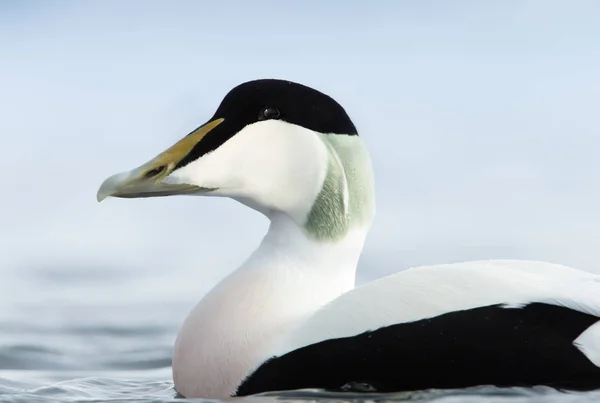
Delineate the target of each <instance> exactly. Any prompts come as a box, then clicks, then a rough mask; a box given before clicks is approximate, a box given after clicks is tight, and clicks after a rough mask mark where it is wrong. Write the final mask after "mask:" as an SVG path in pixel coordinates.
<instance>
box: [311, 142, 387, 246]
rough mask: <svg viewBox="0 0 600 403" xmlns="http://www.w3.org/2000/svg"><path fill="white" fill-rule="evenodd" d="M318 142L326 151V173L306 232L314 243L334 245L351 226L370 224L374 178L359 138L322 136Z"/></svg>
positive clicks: (372, 208)
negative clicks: (321, 142) (323, 145)
mask: <svg viewBox="0 0 600 403" xmlns="http://www.w3.org/2000/svg"><path fill="white" fill-rule="evenodd" d="M321 139H322V141H323V142H324V143H325V145H326V147H327V150H328V157H329V161H328V166H327V173H326V175H325V180H324V182H323V187H322V189H321V191H320V192H319V194H318V195H317V198H316V199H315V202H314V203H313V206H312V208H311V210H310V212H309V213H308V217H307V220H306V224H305V229H306V230H307V232H308V233H309V234H310V235H311V236H313V237H314V238H315V239H317V240H320V241H336V240H339V239H341V238H343V237H344V236H345V235H346V234H347V233H348V230H349V229H350V228H351V227H352V226H361V225H368V224H369V223H370V221H371V220H372V218H373V215H374V212H375V211H374V204H375V200H374V189H373V174H372V168H371V162H370V158H369V154H368V152H367V151H366V149H365V148H364V145H363V144H362V140H361V139H360V138H358V137H348V136H335V135H322V136H321ZM345 187H347V191H348V199H347V200H346V201H344V190H345ZM345 202H347V203H348V206H345V205H344V203H345Z"/></svg>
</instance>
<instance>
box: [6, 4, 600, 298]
mask: <svg viewBox="0 0 600 403" xmlns="http://www.w3.org/2000/svg"><path fill="white" fill-rule="evenodd" d="M598 20H600V2H597V1H594V0H589V1H586V0H579V1H576V2H565V1H553V0H539V1H527V0H523V1H513V0H503V1H494V2H491V1H487V2H482V1H475V0H472V1H452V2H448V1H441V0H438V1H434V0H429V1H416V0H415V1H391V0H390V1H373V2H369V3H368V4H367V3H366V2H364V3H361V4H358V3H354V4H353V3H351V2H345V1H344V2H342V1H329V2H318V1H289V2H281V1H279V2H276V1H252V2H246V1H241V0H238V1H229V2H214V1H211V2H209V1H183V0H182V1H177V2H169V1H161V2H159V1H141V0H140V1H116V0H108V1H105V0H103V1H85V0H82V1H66V0H65V1H21V2H9V1H0V146H1V147H2V151H3V152H2V158H1V159H0V168H1V171H2V175H1V179H0V181H1V182H0V183H1V184H2V193H1V194H2V197H1V199H0V207H1V208H0V245H2V248H1V252H0V275H3V273H4V275H7V273H15V272H18V273H21V274H22V275H23V276H25V278H26V276H28V275H32V276H33V275H34V273H37V272H38V271H39V270H42V271H43V270H50V271H51V272H52V273H60V272H61V270H62V269H63V268H65V267H70V268H76V270H77V273H78V275H80V276H83V277H86V276H88V275H89V277H90V278H92V279H93V278H96V277H94V276H97V275H98V273H104V274H105V273H117V274H118V273H121V272H122V273H125V272H127V273H131V272H132V271H136V270H137V271H139V272H140V273H141V272H142V271H143V272H144V273H145V274H146V278H150V277H148V276H151V275H152V274H153V273H154V275H155V277H152V278H154V280H147V281H155V282H159V284H160V285H161V286H163V287H166V288H168V287H169V285H168V284H169V283H168V282H169V281H173V283H177V284H178V287H188V290H189V292H193V293H197V294H198V295H200V294H202V293H204V292H206V290H208V289H209V288H210V287H212V286H213V285H215V283H216V282H217V281H218V280H220V279H221V278H223V277H224V276H225V275H227V274H228V273H230V272H231V271H232V270H233V269H235V267H237V266H238V265H239V264H240V263H241V262H242V261H243V260H244V259H245V257H246V256H247V255H248V254H249V253H251V251H252V250H253V249H254V248H255V247H256V246H257V244H258V243H259V242H260V239H261V237H262V235H263V234H264V232H265V231H266V228H267V225H268V222H267V221H266V219H265V218H264V217H262V216H261V215H259V214H258V213H256V212H254V211H252V210H250V209H248V208H246V207H244V206H242V205H240V204H238V203H236V202H234V201H231V200H228V199H220V198H197V197H171V198H155V199H138V200H121V199H109V200H107V201H104V202H103V203H101V204H98V203H97V202H96V191H97V189H98V186H99V185H100V183H101V182H102V181H103V180H104V179H105V178H106V177H107V176H109V175H111V174H113V173H116V172H120V171H123V170H128V169H131V168H133V167H136V166H138V165H139V164H141V163H143V162H145V161H147V160H148V159H149V158H151V157H153V156H155V155H156V154H158V153H159V152H161V151H162V150H164V149H165V148H166V147H168V146H170V145H171V144H172V143H174V142H175V141H176V140H178V139H179V138H181V137H182V136H184V135H185V134H187V133H188V132H189V131H190V130H191V129H193V128H195V127H197V126H198V125H199V124H201V123H203V122H204V121H205V120H206V119H207V118H208V117H210V116H211V115H212V113H213V112H214V110H215V108H216V107H217V106H218V104H219V102H220V101H221V99H222V97H223V96H224V95H225V94H226V93H227V92H228V91H229V89H231V88H232V87H233V86H235V85H237V84H239V83H241V82H244V81H247V80H252V79H256V78H268V77H271V78H284V79H289V80H292V81H296V82H300V83H303V84H305V85H309V86H311V87H315V88H317V89H319V90H321V91H323V92H325V93H327V94H329V95H331V96H333V97H334V98H335V99H336V100H337V101H338V102H340V103H341V104H342V105H343V106H344V107H345V108H346V110H347V111H348V113H349V114H350V116H351V117H352V119H353V120H354V122H355V124H356V125H357V127H358V130H359V133H360V135H361V136H362V137H363V139H364V141H365V142H366V144H367V146H368V148H369V150H370V152H371V155H372V158H373V164H374V169H375V175H376V190H377V215H376V219H375V221H374V223H373V227H372V230H371V232H370V233H369V236H368V239H367V243H366V246H365V250H364V253H363V256H362V258H361V262H360V266H359V277H358V279H359V280H358V281H359V283H360V282H364V281H368V280H371V279H374V278H377V277H381V276H383V275H386V274H389V273H392V272H395V271H398V270H403V269H406V268H408V267H411V266H417V265H422V264H435V263H446V262H459V261H463V260H474V259H492V258H502V259H534V260H546V261H551V262H555V263H561V264H566V265H571V266H574V267H578V268H581V269H584V270H590V271H597V272H600V249H599V248H598V245H599V244H600V225H599V224H600V208H599V206H600V183H599V181H598V178H599V173H600V159H599V158H598V152H599V150H600V135H599V129H600V114H599V113H598V105H600V74H599V73H598V72H599V71H600V24H598ZM57 275H58V274H57ZM174 279H181V281H179V282H177V281H176V280H174ZM165 281H167V282H166V283H165ZM141 286H142V285H140V287H141ZM5 287H6V285H5ZM0 288H1V287H0ZM178 292H179V291H178V290H177V289H176V287H175V286H173V295H177V293H178Z"/></svg>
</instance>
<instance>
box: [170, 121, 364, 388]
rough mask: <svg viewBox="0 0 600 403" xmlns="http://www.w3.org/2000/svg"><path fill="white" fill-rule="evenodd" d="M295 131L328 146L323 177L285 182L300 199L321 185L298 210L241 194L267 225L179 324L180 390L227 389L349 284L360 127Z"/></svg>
mask: <svg viewBox="0 0 600 403" xmlns="http://www.w3.org/2000/svg"><path fill="white" fill-rule="evenodd" d="M300 134H301V135H302V136H305V137H302V138H304V139H306V141H310V142H313V143H312V144H314V145H315V147H313V148H312V149H314V150H320V149H321V150H325V152H324V153H317V154H319V155H324V156H326V157H324V158H325V160H322V162H323V161H324V162H325V163H323V164H320V165H318V166H319V167H322V169H323V171H322V172H323V175H320V180H321V181H322V182H321V183H320V185H319V184H317V186H315V184H314V183H311V180H313V177H318V176H319V175H312V174H311V175H310V176H305V179H307V180H306V181H305V182H306V184H308V185H306V186H305V187H304V188H303V187H302V186H303V185H302V181H296V182H295V184H296V187H294V188H292V189H289V186H288V188H287V190H288V191H289V192H295V193H296V195H297V196H298V197H299V198H300V199H299V200H301V199H302V197H306V196H307V194H304V193H307V192H310V189H315V188H316V189H319V188H320V191H319V192H318V194H315V195H310V193H309V196H310V197H312V198H313V204H312V207H311V208H309V209H307V210H306V212H305V217H304V219H299V218H298V214H293V213H292V212H291V211H290V212H287V213H286V212H283V211H281V210H277V209H272V208H266V209H262V210H261V209H260V208H258V207H259V206H258V207H257V206H254V205H253V204H255V202H254V201H253V200H259V199H260V198H254V199H252V200H243V199H238V200H239V201H241V202H242V203H245V204H247V205H249V206H250V207H253V208H255V209H257V210H259V211H261V212H262V213H263V214H265V215H267V217H268V218H269V219H270V220H271V225H270V227H269V231H268V232H267V234H266V235H265V237H264V239H263V241H262V243H261V244H260V246H259V247H258V249H257V250H256V251H255V252H254V253H253V254H252V255H251V256H250V257H249V258H248V260H247V261H246V262H245V263H244V264H243V265H242V266H241V267H240V268H239V269H237V270H236V271H235V272H234V273H233V274H231V275H230V276H228V277H227V278H225V280H223V281H222V282H221V283H220V284H218V285H217V286H216V287H215V288H214V289H212V290H211V291H210V292H209V293H208V294H207V295H206V296H205V297H204V298H203V299H202V301H200V303H199V304H198V305H196V307H195V308H194V309H193V310H192V312H191V313H190V315H189V316H188V317H187V319H186V320H185V322H184V324H183V326H182V328H181V330H180V333H179V336H178V338H177V341H176V343H175V351H174V356H173V378H174V381H175V388H176V389H177V390H178V391H179V393H181V394H183V395H184V396H186V397H204V398H226V397H228V396H231V395H232V394H233V393H235V391H236V389H237V387H238V386H239V384H240V382H241V381H243V379H244V378H245V377H246V376H247V375H248V374H249V373H250V372H251V371H252V370H253V369H255V368H256V366H258V365H260V363H262V362H263V361H264V360H266V359H268V358H270V357H272V356H273V354H275V353H281V349H282V345H283V346H285V343H283V341H284V340H285V339H286V335H287V334H289V332H291V331H292V330H293V328H294V327H295V326H298V325H299V324H300V323H301V322H302V321H303V319H305V318H308V317H309V316H310V315H311V314H313V313H314V312H315V311H316V310H318V309H319V308H321V307H322V306H324V305H325V304H327V303H328V302H330V301H332V300H333V299H335V298H337V297H339V296H340V295H341V294H343V293H345V292H347V291H349V290H350V289H352V288H353V287H354V282H355V273H356V267H357V263H358V259H359V257H360V254H361V251H362V249H363V244H364V241H365V236H366V234H367V231H368V229H369V227H370V224H371V220H372V218H373V215H374V195H373V183H372V172H371V163H370V158H369V155H368V153H367V151H366V149H365V148H364V146H363V144H362V141H361V139H360V138H358V136H334V135H316V134H314V133H308V132H306V131H302V132H300ZM280 137H281V136H280ZM276 138H277V137H275V139H276ZM274 141H275V140H274ZM290 158H293V155H292V156H290ZM302 162H303V163H305V161H304V160H303V161H302ZM300 167H302V164H301V165H300ZM296 172H297V171H296ZM305 172H308V171H307V170H305V171H300V173H302V174H305V175H307V174H306V173H305ZM297 173H298V172H297ZM282 186H283V185H282ZM281 205H285V204H284V203H281ZM285 347H287V348H295V347H297V346H285ZM283 349H284V350H285V348H283Z"/></svg>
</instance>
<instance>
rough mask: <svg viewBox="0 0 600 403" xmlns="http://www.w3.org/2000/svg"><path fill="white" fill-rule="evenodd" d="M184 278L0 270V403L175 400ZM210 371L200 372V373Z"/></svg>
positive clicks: (187, 301)
mask: <svg viewBox="0 0 600 403" xmlns="http://www.w3.org/2000/svg"><path fill="white" fill-rule="evenodd" d="M190 276H191V274H188V275H187V276H181V277H178V276H175V275H173V274H172V273H157V272H151V271H146V270H138V269H133V268H112V269H108V268H106V267H102V266H99V267H90V266H89V265H88V266H83V265H55V266H51V267H46V266H38V267H23V268H17V269H14V270H8V269H5V270H3V271H2V284H0V306H1V307H2V309H1V310H0V402H174V401H177V402H179V403H181V402H182V400H181V399H178V398H177V397H176V393H175V391H174V390H173V383H172V378H171V368H170V365H171V351H172V345H173V342H174V340H175V336H176V334H177V330H178V327H179V325H180V324H181V321H182V320H183V318H184V317H185V315H186V314H187V312H189V310H190V309H191V308H192V306H193V305H194V303H195V302H196V301H197V299H198V296H197V295H195V293H194V291H193V289H194V288H193V287H190V286H189V284H188V285H186V284H184V282H189V277H190ZM208 370H209V369H208ZM233 400H236V401H242V402H250V401H251V402H267V401H268V402H270V401H273V402H274V401H285V402H292V403H293V402H316V401H328V402H339V401H356V402H366V401H369V402H385V401H423V402H445V403H452V402H474V403H475V402H485V403H492V402H523V403H535V402H556V403H558V402H584V401H600V392H593V393H579V394H574V393H568V394H567V393H560V392H557V391H554V390H552V389H550V388H536V389H504V390H501V389H495V388H489V387H482V388H472V389H469V390H459V391H423V392H416V393H398V394H387V395H386V394H366V395H365V394H363V395H350V394H333V393H329V394H327V393H323V392H321V391H312V390H304V391H291V392H285V393H267V394H263V395H260V396H251V397H246V398H238V399H233Z"/></svg>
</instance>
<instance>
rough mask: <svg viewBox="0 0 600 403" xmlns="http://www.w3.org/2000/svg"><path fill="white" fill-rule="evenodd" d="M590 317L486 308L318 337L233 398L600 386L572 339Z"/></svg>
mask: <svg viewBox="0 0 600 403" xmlns="http://www.w3.org/2000/svg"><path fill="white" fill-rule="evenodd" d="M598 320H599V318H598V317H596V316H593V315H589V314H586V313H582V312H579V311H575V310H572V309H569V308H565V307H560V306H555V305H550V304H543V303H532V304H529V305H527V306H525V307H523V308H504V307H502V306H500V305H492V306H486V307H481V308H475V309H470V310H464V311H456V312H450V313H446V314H443V315H440V316H436V317H433V318H429V319H423V320H419V321H415V322H409V323H401V324H397V325H393V326H388V327H384V328H380V329H377V330H374V331H368V332H365V333H362V334H359V335H357V336H353V337H346V338H339V339H331V340H325V341H323V342H319V343H315V344H312V345H309V346H306V347H303V348H300V349H298V350H294V351H292V352H290V353H287V354H285V355H283V356H281V357H273V358H272V359H270V360H268V361H267V362H265V363H264V364H263V365H261V366H260V367H259V368H258V369H257V370H256V371H255V372H254V373H252V374H251V375H250V376H248V377H247V378H246V379H245V380H244V381H243V382H242V384H241V385H240V386H239V388H238V391H237V393H236V395H237V396H244V395H250V394H255V393H261V392H266V391H275V390H291V389H303V388H319V389H325V390H337V391H339V390H340V388H342V386H344V385H352V384H361V383H362V384H367V385H368V386H369V387H368V388H367V389H369V388H371V389H370V391H373V389H372V388H374V389H375V390H376V391H378V392H396V391H406V390H423V389H429V388H435V389H453V388H464V387H470V386H476V385H495V386H500V387H505V386H535V385H546V386H551V387H555V388H559V389H571V390H589V389H595V388H600V368H598V367H597V366H595V365H594V364H593V363H592V362H591V361H589V360H588V359H587V357H586V356H585V355H583V353H582V352H581V351H580V350H579V349H578V348H577V347H576V346H575V345H574V344H573V341H574V340H575V339H576V338H577V337H578V336H579V335H580V334H581V333H582V332H583V331H584V330H586V329H587V328H588V327H589V326H591V325H592V324H594V323H595V322H596V321H598Z"/></svg>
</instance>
